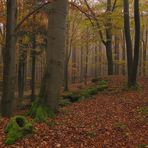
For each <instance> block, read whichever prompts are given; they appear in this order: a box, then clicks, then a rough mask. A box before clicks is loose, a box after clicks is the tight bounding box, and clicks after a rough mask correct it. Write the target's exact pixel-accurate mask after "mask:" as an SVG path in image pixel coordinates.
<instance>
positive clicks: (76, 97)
mask: <svg viewBox="0 0 148 148" xmlns="http://www.w3.org/2000/svg"><path fill="white" fill-rule="evenodd" d="M107 88H108V83H107V81H105V80H101V81H99V82H98V84H96V85H93V86H91V87H90V88H85V89H81V90H79V91H76V92H68V93H66V94H64V95H63V96H62V97H61V100H68V101H69V102H71V103H73V102H77V101H80V100H83V99H87V98H91V97H92V96H94V95H96V94H97V93H98V92H102V91H104V90H106V89H107ZM63 102H64V101H63ZM64 103H65V104H64V105H62V106H65V105H66V103H67V104H68V105H69V104H70V103H68V102H64Z"/></svg>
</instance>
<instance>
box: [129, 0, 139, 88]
mask: <svg viewBox="0 0 148 148" xmlns="http://www.w3.org/2000/svg"><path fill="white" fill-rule="evenodd" d="M134 20H135V45H134V59H133V69H132V77H131V84H132V86H135V85H136V80H137V71H138V62H139V51H140V13H139V0H134Z"/></svg>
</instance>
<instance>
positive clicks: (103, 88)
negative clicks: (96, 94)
mask: <svg viewBox="0 0 148 148" xmlns="http://www.w3.org/2000/svg"><path fill="white" fill-rule="evenodd" d="M107 88H108V86H107V85H99V86H98V87H97V90H98V91H104V90H105V89H107Z"/></svg>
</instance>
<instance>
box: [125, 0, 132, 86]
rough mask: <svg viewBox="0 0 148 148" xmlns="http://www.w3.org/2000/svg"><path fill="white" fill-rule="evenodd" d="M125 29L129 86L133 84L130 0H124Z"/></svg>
mask: <svg viewBox="0 0 148 148" xmlns="http://www.w3.org/2000/svg"><path fill="white" fill-rule="evenodd" d="M124 31H125V39H126V50H127V67H128V68H127V69H128V86H129V87H130V86H131V85H132V84H131V72H132V41H131V34H130V20H129V0H124Z"/></svg>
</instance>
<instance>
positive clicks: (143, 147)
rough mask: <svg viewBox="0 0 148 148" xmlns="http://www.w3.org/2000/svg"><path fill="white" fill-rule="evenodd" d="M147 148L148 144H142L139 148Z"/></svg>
mask: <svg viewBox="0 0 148 148" xmlns="http://www.w3.org/2000/svg"><path fill="white" fill-rule="evenodd" d="M147 147H148V145H147V144H140V145H138V148H147Z"/></svg>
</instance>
